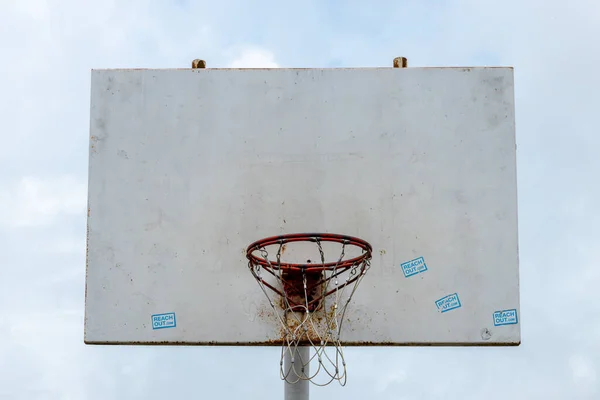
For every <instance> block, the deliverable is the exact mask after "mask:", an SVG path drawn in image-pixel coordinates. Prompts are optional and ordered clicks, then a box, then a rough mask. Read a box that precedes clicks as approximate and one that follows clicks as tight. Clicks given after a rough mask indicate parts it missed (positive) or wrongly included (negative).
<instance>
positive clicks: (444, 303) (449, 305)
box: [435, 293, 462, 313]
mask: <svg viewBox="0 0 600 400" xmlns="http://www.w3.org/2000/svg"><path fill="white" fill-rule="evenodd" d="M435 306H436V307H437V309H438V311H441V312H443V313H445V312H446V311H450V310H454V309H456V308H460V307H461V306H462V305H461V304H460V299H459V298H458V294H457V293H454V294H449V295H448V296H444V297H442V298H441V299H439V300H436V301H435Z"/></svg>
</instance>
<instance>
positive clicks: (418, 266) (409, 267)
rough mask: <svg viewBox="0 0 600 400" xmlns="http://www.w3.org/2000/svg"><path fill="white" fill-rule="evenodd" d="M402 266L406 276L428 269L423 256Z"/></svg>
mask: <svg viewBox="0 0 600 400" xmlns="http://www.w3.org/2000/svg"><path fill="white" fill-rule="evenodd" d="M400 267H401V268H402V272H403V273H404V277H406V278H408V277H409V276H413V275H417V274H420V273H421V272H425V271H427V264H425V259H423V257H419V258H415V259H414V260H410V261H407V262H405V263H402V264H400Z"/></svg>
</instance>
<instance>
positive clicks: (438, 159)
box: [85, 68, 520, 345]
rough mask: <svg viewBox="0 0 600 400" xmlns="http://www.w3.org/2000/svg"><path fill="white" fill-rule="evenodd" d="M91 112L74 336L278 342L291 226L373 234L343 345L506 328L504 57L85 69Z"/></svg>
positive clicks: (446, 340) (464, 341)
mask: <svg viewBox="0 0 600 400" xmlns="http://www.w3.org/2000/svg"><path fill="white" fill-rule="evenodd" d="M90 129H91V139H90V153H89V154H90V169H89V210H88V252H87V276H86V306H85V307H86V317H85V342H86V343H89V344H186V345H189V344H200V345H202V344H223V345H235V344H256V345H258V344H264V345H279V344H280V342H281V337H280V330H279V329H278V322H277V321H276V320H275V319H274V318H273V313H272V312H271V309H270V306H269V304H268V302H267V300H266V298H265V295H264V293H263V292H262V291H261V290H260V288H259V287H258V285H257V283H256V281H255V279H254V278H253V277H252V276H251V274H250V272H249V269H248V266H247V260H246V257H245V249H246V247H247V246H248V245H249V244H250V243H251V242H254V241H255V240H258V239H261V238H263V237H267V236H273V235H280V234H285V233H297V232H329V233H339V234H345V235H352V236H357V237H360V238H362V239H364V240H366V241H368V242H369V243H371V244H372V246H373V250H374V251H373V260H372V265H371V268H370V270H369V271H368V273H367V274H366V276H365V278H364V280H363V282H362V283H361V285H360V287H359V288H358V290H357V292H356V294H355V295H354V297H353V299H352V302H351V304H350V305H349V307H348V312H347V315H346V320H345V324H346V325H345V326H344V329H343V332H342V341H343V343H344V344H345V345H367V344H368V345H516V344H519V343H520V315H519V270H518V236H517V184H516V148H515V121H514V94H513V70H512V69H511V68H406V69H393V68H368V69H363V68H357V69H248V70H239V69H181V70H94V71H93V72H92V94H91V126H90ZM413 260H416V261H413ZM411 262H412V263H411ZM406 263H409V264H406ZM443 299H445V300H443ZM156 315H162V316H160V317H153V316H156ZM158 328H160V329H158Z"/></svg>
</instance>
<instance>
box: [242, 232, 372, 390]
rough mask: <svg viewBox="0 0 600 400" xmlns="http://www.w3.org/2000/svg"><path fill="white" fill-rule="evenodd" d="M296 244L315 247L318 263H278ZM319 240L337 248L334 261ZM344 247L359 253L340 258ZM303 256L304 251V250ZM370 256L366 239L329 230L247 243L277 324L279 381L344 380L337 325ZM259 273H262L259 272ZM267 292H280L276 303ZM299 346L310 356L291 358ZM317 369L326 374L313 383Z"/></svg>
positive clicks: (250, 260) (252, 268) (250, 261)
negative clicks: (279, 335)
mask: <svg viewBox="0 0 600 400" xmlns="http://www.w3.org/2000/svg"><path fill="white" fill-rule="evenodd" d="M300 242H304V244H311V243H314V245H315V246H314V247H313V249H312V250H313V251H315V250H316V252H315V254H316V256H317V257H318V259H319V261H318V262H312V261H311V260H310V259H309V260H306V262H284V261H282V256H283V255H284V252H286V249H287V248H288V246H289V245H292V244H296V245H298V244H300ZM324 243H327V245H328V246H329V247H333V248H336V247H337V248H339V252H340V255H339V257H338V258H337V261H331V260H328V261H326V259H325V250H324V246H323V244H324ZM269 248H275V249H276V255H275V257H274V259H271V258H269V251H268V249H269ZM350 249H352V251H354V252H359V254H357V255H355V256H349V258H346V259H345V257H346V253H347V252H349V250H350ZM288 252H289V250H288ZM303 254H306V250H305V252H304V253H303ZM371 254H372V247H371V245H370V244H369V243H367V242H366V241H364V240H362V239H359V238H356V237H352V236H346V235H338V234H330V233H297V234H289V235H282V236H273V237H268V238H265V239H261V240H258V241H256V242H254V243H252V244H251V245H250V246H249V247H248V249H247V251H246V257H247V258H248V267H249V268H250V271H251V273H252V275H253V276H254V278H256V281H257V282H258V284H259V286H260V287H261V289H262V290H263V292H264V293H265V295H266V296H267V299H268V300H269V303H270V305H271V307H272V308H273V310H274V311H275V315H276V316H277V319H278V320H279V322H280V323H281V327H282V340H283V345H282V353H281V362H280V366H281V378H282V379H284V380H286V381H287V382H289V383H295V382H297V381H299V380H309V381H311V382H312V383H314V384H317V385H319V386H324V385H328V384H329V383H331V382H333V381H334V380H338V381H339V382H340V384H341V385H342V386H343V385H344V384H345V383H346V363H345V361H344V356H343V352H342V349H341V341H340V334H341V329H342V323H343V319H344V314H345V311H346V307H347V306H348V304H349V303H350V300H351V298H352V296H353V295H354V292H355V291H356V289H357V287H358V285H359V283H360V281H361V280H362V278H363V277H364V275H365V274H366V272H367V270H368V269H369V267H370V264H371ZM263 272H266V273H267V274H264V275H263ZM267 289H269V290H267ZM272 293H275V294H277V295H279V296H280V301H279V302H278V303H276V302H275V301H274V300H273V298H272ZM278 306H279V307H278ZM299 346H308V347H311V348H312V349H313V350H314V354H313V356H312V357H308V359H301V360H295V359H294V355H295V354H299V353H298V352H297V347H299ZM332 346H333V347H334V348H335V355H334V356H330V355H329V354H328V353H327V351H326V349H327V347H332ZM286 352H289V353H290V354H291V365H290V367H289V368H287V370H284V362H283V360H284V357H285V355H286ZM315 358H316V359H317V360H318V363H319V365H318V368H317V371H316V372H315V373H314V374H310V375H308V376H307V375H306V374H305V372H306V371H308V370H309V369H308V368H307V366H308V364H309V363H310V362H311V361H312V360H314V359H315ZM340 363H341V366H340ZM322 371H324V372H325V374H326V375H328V377H329V378H326V379H327V381H326V382H325V383H318V382H317V381H316V379H315V378H316V377H317V375H318V374H319V373H320V372H322ZM292 373H293V374H292Z"/></svg>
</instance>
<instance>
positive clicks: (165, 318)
mask: <svg viewBox="0 0 600 400" xmlns="http://www.w3.org/2000/svg"><path fill="white" fill-rule="evenodd" d="M176 326H177V321H176V319H175V313H165V314H154V315H153V316H152V329H165V328H175V327H176Z"/></svg>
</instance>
